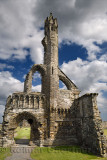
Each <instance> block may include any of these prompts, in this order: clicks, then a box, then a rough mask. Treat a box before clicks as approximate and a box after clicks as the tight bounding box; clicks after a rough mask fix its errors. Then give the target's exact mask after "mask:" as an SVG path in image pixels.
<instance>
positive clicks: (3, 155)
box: [0, 147, 11, 160]
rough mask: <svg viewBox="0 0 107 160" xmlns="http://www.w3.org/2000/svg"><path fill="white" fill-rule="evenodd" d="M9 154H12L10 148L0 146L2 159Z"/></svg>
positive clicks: (0, 159)
mask: <svg viewBox="0 0 107 160" xmlns="http://www.w3.org/2000/svg"><path fill="white" fill-rule="evenodd" d="M8 156H11V152H10V148H1V147H0V160H4V159H5V158H6V157H8Z"/></svg>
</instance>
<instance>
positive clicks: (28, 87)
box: [24, 64, 46, 92]
mask: <svg viewBox="0 0 107 160" xmlns="http://www.w3.org/2000/svg"><path fill="white" fill-rule="evenodd" d="M36 71H38V72H39V73H40V74H41V82H42V89H41V91H42V90H43V82H44V78H45V75H46V69H45V65H42V64H40V65H38V64H34V65H33V66H32V68H31V70H30V71H29V73H28V74H27V76H26V79H25V82H24V92H31V88H32V76H33V74H34V73H35V72H36Z"/></svg>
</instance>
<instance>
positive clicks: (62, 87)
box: [59, 80, 67, 90]
mask: <svg viewBox="0 0 107 160" xmlns="http://www.w3.org/2000/svg"><path fill="white" fill-rule="evenodd" d="M59 89H65V90H67V86H66V84H65V83H64V82H62V81H61V80H59Z"/></svg>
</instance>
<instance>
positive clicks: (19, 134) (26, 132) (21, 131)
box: [14, 127, 31, 140]
mask: <svg viewBox="0 0 107 160" xmlns="http://www.w3.org/2000/svg"><path fill="white" fill-rule="evenodd" d="M30 130H31V129H30V127H26V128H20V127H17V129H16V130H15V134H16V136H15V137H14V139H15V140H17V139H30Z"/></svg>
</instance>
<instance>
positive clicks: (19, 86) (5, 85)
mask: <svg viewBox="0 0 107 160" xmlns="http://www.w3.org/2000/svg"><path fill="white" fill-rule="evenodd" d="M23 87H24V85H23V83H22V82H20V81H19V80H17V79H15V78H14V77H12V74H11V73H10V72H8V71H2V72H0V121H1V120H2V118H1V116H2V115H3V112H4V108H5V104H6V99H7V97H8V96H9V95H11V94H12V93H14V92H17V91H23Z"/></svg>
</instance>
